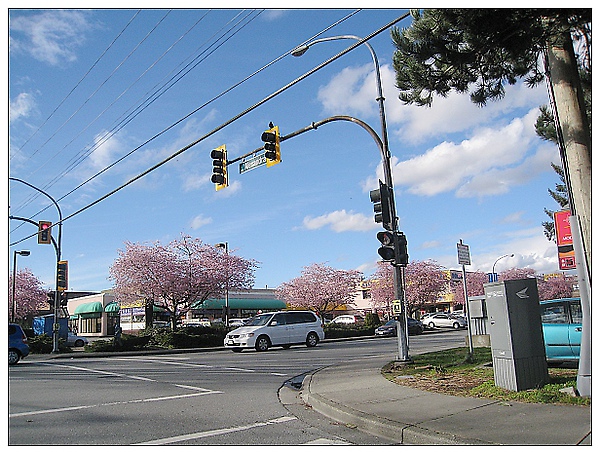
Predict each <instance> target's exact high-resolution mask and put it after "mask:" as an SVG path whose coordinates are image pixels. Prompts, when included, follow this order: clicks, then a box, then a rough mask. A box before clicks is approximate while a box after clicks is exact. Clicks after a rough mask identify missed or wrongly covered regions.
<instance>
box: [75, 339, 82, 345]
mask: <svg viewBox="0 0 600 454" xmlns="http://www.w3.org/2000/svg"><path fill="white" fill-rule="evenodd" d="M75 347H83V341H82V340H81V339H77V340H76V341H75Z"/></svg>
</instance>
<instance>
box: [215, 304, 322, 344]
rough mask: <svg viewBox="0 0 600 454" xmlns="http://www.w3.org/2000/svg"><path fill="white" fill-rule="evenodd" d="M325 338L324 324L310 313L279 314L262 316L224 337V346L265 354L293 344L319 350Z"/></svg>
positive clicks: (291, 312)
mask: <svg viewBox="0 0 600 454" xmlns="http://www.w3.org/2000/svg"><path fill="white" fill-rule="evenodd" d="M324 338H325V333H324V331H323V324H322V323H321V320H320V319H319V317H317V315H316V314H315V313H314V312H311V311H279V312H270V313H266V314H260V315H257V316H256V317H254V318H252V319H251V320H249V321H248V323H246V324H245V325H244V326H241V327H239V328H236V329H234V330H233V331H230V332H229V333H227V336H225V340H224V342H223V343H224V345H225V347H228V348H231V349H232V350H233V351H234V352H240V351H242V350H243V349H244V348H254V349H256V351H259V352H264V351H266V350H268V349H269V348H270V347H275V346H281V347H283V348H290V346H291V345H293V344H306V346H307V347H316V346H317V344H318V343H319V341H320V340H321V339H324Z"/></svg>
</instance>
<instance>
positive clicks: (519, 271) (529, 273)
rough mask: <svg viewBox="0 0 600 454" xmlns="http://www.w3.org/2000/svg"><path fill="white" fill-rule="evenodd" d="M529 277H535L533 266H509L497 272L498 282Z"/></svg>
mask: <svg viewBox="0 0 600 454" xmlns="http://www.w3.org/2000/svg"><path fill="white" fill-rule="evenodd" d="M529 277H536V276H535V270H534V269H533V268H510V269H508V270H505V271H502V272H501V273H499V274H498V280H499V281H500V282H502V281H512V280H515V279H527V278H529Z"/></svg>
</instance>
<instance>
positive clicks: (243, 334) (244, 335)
mask: <svg viewBox="0 0 600 454" xmlns="http://www.w3.org/2000/svg"><path fill="white" fill-rule="evenodd" d="M240 337H254V333H242V334H240Z"/></svg>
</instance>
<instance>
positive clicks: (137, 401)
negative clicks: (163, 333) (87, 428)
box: [8, 390, 223, 418]
mask: <svg viewBox="0 0 600 454" xmlns="http://www.w3.org/2000/svg"><path fill="white" fill-rule="evenodd" d="M209 394H223V392H222V391H210V390H207V391H203V392H197V393H192V394H177V395H172V396H163V397H148V398H146V399H133V400H122V401H117V402H103V403H100V404H93V405H79V406H76V407H63V408H50V409H47V410H37V411H25V412H22V413H12V414H9V415H8V417H9V418H19V417H22V416H32V415H42V414H45V413H60V412H63V411H74V410H85V409H88V408H98V407H108V406H111V405H127V404H142V403H146V402H158V401H162V400H172V399H187V398H190V397H198V396H206V395H209Z"/></svg>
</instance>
